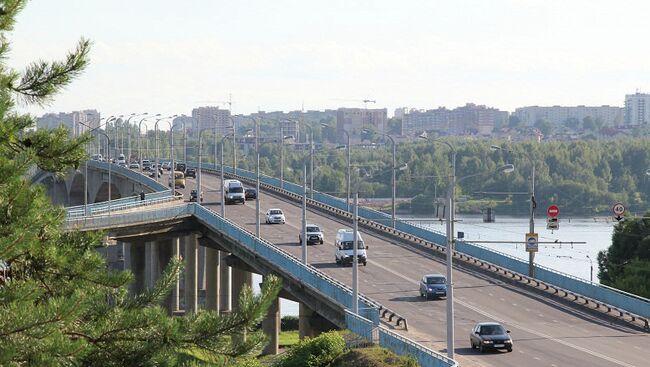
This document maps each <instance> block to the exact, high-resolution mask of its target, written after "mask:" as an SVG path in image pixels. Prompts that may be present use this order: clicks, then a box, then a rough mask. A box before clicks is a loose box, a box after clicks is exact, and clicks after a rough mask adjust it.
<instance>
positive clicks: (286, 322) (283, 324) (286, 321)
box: [280, 316, 299, 331]
mask: <svg viewBox="0 0 650 367" xmlns="http://www.w3.org/2000/svg"><path fill="white" fill-rule="evenodd" d="M298 325H299V322H298V318H297V317H296V316H284V317H283V318H282V320H281V321H280V330H282V331H289V330H298Z"/></svg>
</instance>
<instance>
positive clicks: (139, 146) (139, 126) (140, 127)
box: [138, 113, 160, 172]
mask: <svg viewBox="0 0 650 367" xmlns="http://www.w3.org/2000/svg"><path fill="white" fill-rule="evenodd" d="M159 116H160V114H159V113H158V114H156V115H155V116H147V117H145V118H143V119H142V120H140V122H138V153H139V159H140V161H139V162H138V163H139V164H140V172H142V169H143V167H142V122H143V121H144V120H146V119H148V118H149V117H159ZM145 127H146V125H145Z"/></svg>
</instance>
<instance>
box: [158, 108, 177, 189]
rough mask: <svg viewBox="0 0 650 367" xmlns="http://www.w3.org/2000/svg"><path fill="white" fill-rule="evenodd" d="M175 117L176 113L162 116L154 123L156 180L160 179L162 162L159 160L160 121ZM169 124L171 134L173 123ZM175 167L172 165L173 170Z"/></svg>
mask: <svg viewBox="0 0 650 367" xmlns="http://www.w3.org/2000/svg"><path fill="white" fill-rule="evenodd" d="M173 117H176V115H173V116H167V117H161V118H159V119H157V120H156V123H155V124H154V131H155V135H156V139H155V140H156V169H155V171H154V176H156V182H158V181H159V180H158V178H159V176H160V162H158V123H159V122H160V121H161V120H165V119H168V118H173ZM169 126H170V128H169V132H170V134H171V130H172V129H171V123H169ZM173 169H174V167H172V171H173Z"/></svg>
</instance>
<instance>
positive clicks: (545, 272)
mask: <svg viewBox="0 0 650 367" xmlns="http://www.w3.org/2000/svg"><path fill="white" fill-rule="evenodd" d="M210 166H212V165H210ZM202 168H203V167H202ZM206 169H208V170H214V167H206ZM224 173H225V174H229V175H231V176H236V177H238V178H240V179H245V180H247V181H249V182H251V181H254V180H255V174H254V173H253V172H249V171H245V170H242V169H237V175H234V172H233V170H232V168H231V167H226V166H224ZM260 182H261V183H262V184H264V185H266V188H271V189H272V190H274V191H276V192H280V189H279V185H280V181H279V180H278V179H276V178H273V177H268V176H263V175H260ZM283 186H284V189H282V191H286V192H287V193H290V194H293V195H298V196H300V197H302V186H299V185H296V184H294V183H291V182H288V181H285V182H284V185H283ZM290 194H285V195H287V196H292V195H290ZM313 196H314V199H313V200H309V201H308V203H310V204H311V205H314V202H320V203H321V204H324V205H326V206H329V207H330V209H329V210H330V211H334V212H336V213H337V214H338V215H344V216H348V217H350V218H351V214H350V212H349V211H348V210H347V209H348V208H347V207H346V204H345V201H344V200H342V199H340V198H336V197H333V196H331V195H327V194H323V193H319V192H314V193H313ZM359 216H360V217H362V218H364V219H367V220H371V221H373V222H378V223H375V224H373V226H375V227H376V228H380V229H381V230H383V231H385V232H388V233H391V234H393V235H397V236H401V237H405V238H409V239H410V240H413V241H415V242H419V243H420V244H424V245H428V246H431V247H435V248H436V249H437V250H439V251H444V248H445V247H446V236H444V235H443V234H442V233H440V232H437V231H433V230H429V229H426V228H424V227H422V226H419V225H416V224H412V223H408V222H404V221H401V220H399V221H396V225H395V227H396V228H394V229H393V228H392V227H389V226H387V225H384V224H381V222H390V220H391V218H390V217H389V216H388V215H387V214H385V213H381V212H378V211H375V210H372V209H368V208H361V207H360V208H359ZM454 252H458V253H459V255H460V254H462V255H465V257H467V259H468V260H469V261H473V260H476V262H480V263H485V264H488V263H492V264H493V265H496V266H497V268H499V269H500V270H507V271H509V272H513V274H512V275H513V276H517V277H519V278H520V279H523V280H525V281H527V282H528V283H529V284H531V283H535V284H536V285H537V286H540V287H543V288H545V289H549V288H553V289H555V290H556V293H559V291H562V292H563V293H564V296H565V297H567V296H572V297H574V300H577V298H583V299H584V300H585V302H586V303H589V302H593V303H594V304H595V305H596V308H600V307H601V306H603V307H605V308H606V309H607V310H608V312H611V311H612V310H614V311H616V312H618V313H619V316H623V315H627V316H629V317H630V318H631V320H632V321H636V320H637V319H639V320H640V321H641V322H643V323H644V326H645V327H646V328H649V327H650V325H649V322H648V319H649V318H650V299H647V298H643V297H640V296H636V295H632V294H629V293H626V292H623V291H620V290H617V289H614V288H611V287H606V286H603V285H600V284H594V283H590V282H588V281H586V280H582V279H580V278H577V277H573V276H569V275H567V274H564V273H561V272H558V271H556V270H553V269H550V268H546V267H543V266H540V265H536V266H535V267H536V270H535V274H536V275H537V278H534V279H532V278H530V279H529V278H528V277H527V276H525V275H523V274H526V273H527V272H528V264H527V263H526V262H524V261H522V260H520V259H517V258H514V257H512V256H509V255H506V254H503V253H499V252H496V251H493V250H491V249H487V248H485V247H482V246H479V245H476V244H470V243H465V242H459V243H457V245H456V250H455V251H454ZM455 255H456V254H455Z"/></svg>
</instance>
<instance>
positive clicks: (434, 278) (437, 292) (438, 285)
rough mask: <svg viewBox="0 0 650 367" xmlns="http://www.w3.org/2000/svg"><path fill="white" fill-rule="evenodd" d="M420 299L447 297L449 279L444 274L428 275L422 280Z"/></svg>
mask: <svg viewBox="0 0 650 367" xmlns="http://www.w3.org/2000/svg"><path fill="white" fill-rule="evenodd" d="M420 297H424V298H426V299H429V297H433V298H440V297H447V277H445V276H444V275H442V274H427V275H425V276H423V277H422V279H421V280H420Z"/></svg>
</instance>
